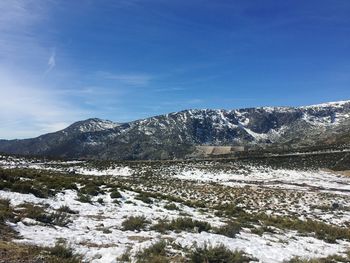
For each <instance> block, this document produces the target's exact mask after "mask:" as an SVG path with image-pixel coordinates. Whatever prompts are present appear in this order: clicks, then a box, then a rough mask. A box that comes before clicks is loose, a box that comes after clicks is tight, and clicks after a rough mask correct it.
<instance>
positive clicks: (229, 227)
mask: <svg viewBox="0 0 350 263" xmlns="http://www.w3.org/2000/svg"><path fill="white" fill-rule="evenodd" d="M241 229H242V226H241V224H239V223H237V222H234V221H230V222H228V223H227V224H226V225H224V226H222V227H219V228H216V229H215V231H214V232H215V233H216V234H219V235H224V236H227V237H230V238H234V237H235V236H236V234H238V233H239V231H241Z"/></svg>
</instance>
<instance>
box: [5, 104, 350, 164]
mask: <svg viewBox="0 0 350 263" xmlns="http://www.w3.org/2000/svg"><path fill="white" fill-rule="evenodd" d="M349 143H350V101H345V102H334V103H327V104H320V105H314V106H307V107H299V108H292V107H262V108H249V109H239V110H185V111H181V112H176V113H170V114H166V115H161V116H156V117H152V118H148V119H143V120H138V121H133V122H129V123H123V124H119V123H114V122H111V121H105V120H100V119H88V120H85V121H80V122H76V123H74V124H72V125H71V126H69V127H68V128H66V129H64V130H61V131H58V132H55V133H50V134H45V135H42V136H39V137H37V138H33V139H25V140H9V141H6V140H2V141H0V152H4V153H11V154H28V155H47V156H56V157H65V158H96V159H169V158H170V159H171V158H183V157H186V156H188V155H190V154H193V153H194V152H195V146H199V145H216V146H245V148H246V149H253V150H256V149H266V148H267V149H269V148H274V149H276V148H284V149H286V148H289V149H291V148H294V149H295V148H300V147H312V146H342V145H348V144H349Z"/></svg>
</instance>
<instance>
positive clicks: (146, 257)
mask: <svg viewBox="0 0 350 263" xmlns="http://www.w3.org/2000/svg"><path fill="white" fill-rule="evenodd" d="M165 247H166V243H165V241H163V240H161V241H159V242H157V243H155V244H153V245H152V246H150V247H148V248H146V249H144V250H143V251H142V252H139V253H137V254H136V262H137V263H149V262H152V263H168V262H170V261H169V259H167V256H166V250H165Z"/></svg>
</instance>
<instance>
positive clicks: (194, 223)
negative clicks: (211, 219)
mask: <svg viewBox="0 0 350 263" xmlns="http://www.w3.org/2000/svg"><path fill="white" fill-rule="evenodd" d="M152 229H154V230H157V231H159V232H166V231H167V230H172V231H188V232H199V233H200V232H202V231H209V230H210V229H211V225H210V224H209V223H207V222H203V221H198V220H192V218H189V217H179V218H176V219H173V220H171V221H170V222H167V221H165V220H160V221H159V222H158V223H157V224H156V225H154V226H153V227H152Z"/></svg>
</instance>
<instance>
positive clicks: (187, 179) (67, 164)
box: [0, 156, 350, 263]
mask: <svg viewBox="0 0 350 263" xmlns="http://www.w3.org/2000/svg"><path fill="white" fill-rule="evenodd" d="M0 167H2V168H4V169H14V168H30V169H38V170H47V171H55V172H60V173H67V174H68V175H67V176H78V175H79V176H81V175H82V176H86V179H87V180H93V179H94V178H95V177H94V176H106V178H109V179H108V180H109V181H112V182H113V180H118V182H121V183H122V184H123V185H124V184H125V185H126V186H128V188H127V189H128V190H126V189H124V188H123V189H119V192H120V193H121V196H122V197H121V198H119V199H118V201H119V202H118V203H116V202H114V199H112V198H111V196H110V193H111V189H110V188H109V186H107V185H106V186H102V187H101V188H102V189H103V190H104V193H103V194H99V195H97V196H93V197H92V202H91V203H83V202H81V201H79V198H78V190H63V191H62V192H59V193H57V194H56V195H55V196H53V197H49V198H38V197H35V196H34V195H32V194H23V193H17V192H11V191H7V190H5V189H4V190H0V199H9V200H10V203H11V206H12V207H13V208H14V209H18V206H20V205H22V204H24V203H31V204H35V205H40V206H42V207H44V208H45V211H46V212H47V213H53V212H55V211H57V209H59V208H60V207H62V206H68V207H69V208H70V209H71V210H73V211H76V213H75V214H70V215H69V217H70V223H69V224H68V225H67V226H66V227H60V226H56V225H55V226H52V225H45V224H42V223H40V222H37V221H35V220H33V219H29V218H23V219H22V220H20V221H19V222H17V223H14V222H8V224H9V225H11V227H12V228H13V229H14V230H16V231H18V233H19V235H20V237H21V238H20V239H16V240H15V242H19V243H29V244H35V245H39V246H54V245H55V243H56V242H57V241H58V240H62V239H63V240H65V241H66V242H67V244H68V245H69V246H71V247H72V248H73V249H74V251H75V252H77V253H79V254H81V255H83V257H84V260H85V261H86V262H94V263H98V262H101V263H102V262H103V263H113V262H118V261H117V258H118V257H120V256H121V255H122V254H123V253H124V252H125V251H129V250H130V254H131V255H134V254H135V253H136V252H138V251H140V250H142V249H144V248H146V247H148V246H150V245H151V244H153V243H155V242H157V241H158V240H168V242H169V244H170V245H171V246H172V248H173V249H174V248H176V249H177V250H179V249H191V248H193V246H194V245H199V246H203V245H204V244H209V245H218V244H224V245H225V246H226V247H227V248H229V249H232V250H236V249H238V250H243V251H244V252H246V253H248V254H249V255H251V256H252V257H254V258H256V259H257V260H258V261H259V262H262V263H274V262H276V263H277V262H283V261H284V260H288V259H291V258H292V257H295V256H300V257H306V258H312V257H325V256H328V255H334V254H340V255H342V254H343V253H345V252H346V251H347V249H349V247H350V242H348V241H345V240H337V241H336V242H335V243H327V242H325V241H323V240H320V239H317V238H316V237H313V236H303V235H301V234H300V233H298V232H297V231H292V230H288V229H279V230H278V231H275V232H274V233H270V232H265V233H263V234H262V235H258V234H254V233H253V232H252V231H251V230H250V229H248V228H243V229H242V230H241V231H240V233H239V234H237V235H236V237H234V238H229V237H226V236H223V235H219V234H215V233H214V232H212V231H209V232H205V231H203V232H200V233H196V232H186V231H180V232H175V231H168V232H165V233H160V232H157V231H155V230H151V226H152V225H155V224H156V223H157V222H159V220H162V219H167V220H171V219H175V218H179V217H184V216H185V217H189V218H192V219H193V220H199V221H204V222H208V223H209V224H210V225H211V226H212V227H213V228H215V227H220V226H223V225H225V222H226V221H227V218H226V217H222V216H220V215H218V214H216V213H214V212H213V210H211V209H202V208H200V207H195V206H190V205H189V204H187V203H186V202H180V201H179V202H177V201H172V202H170V201H168V200H166V199H162V198H153V199H152V201H153V202H152V203H147V202H143V201H142V200H140V199H139V198H137V196H138V192H139V190H140V189H141V190H142V191H145V192H151V193H158V194H163V195H172V196H174V197H177V198H178V197H180V198H183V199H184V200H185V201H202V202H205V203H208V204H209V203H213V204H216V205H217V204H223V203H229V202H234V203H235V204H237V205H238V206H241V207H243V208H244V209H246V210H247V211H248V212H254V211H259V212H260V210H259V209H260V208H263V209H264V210H263V211H264V212H265V213H266V214H276V215H294V216H297V217H298V218H300V219H305V218H316V219H317V220H320V221H323V222H326V223H330V224H333V225H339V226H344V225H347V224H349V223H350V209H349V202H350V200H349V198H350V196H349V192H350V177H348V176H344V175H341V174H338V173H335V172H332V171H326V170H307V169H305V170H300V169H299V170H293V169H282V168H271V167H267V166H263V165H261V166H258V165H255V166H254V165H239V166H238V167H235V168H234V169H233V168H232V169H231V168H227V167H226V166H225V169H223V168H215V167H217V163H215V164H214V163H210V162H209V163H206V164H204V165H203V164H200V165H197V164H195V163H189V164H184V163H182V164H171V163H170V164H150V163H135V164H132V163H125V164H123V163H115V164H108V165H106V166H105V167H102V168H101V166H100V167H94V166H93V164H91V163H89V162H87V161H62V162H60V161H50V162H44V161H43V160H35V159H32V160H29V159H25V158H17V157H16V158H15V157H7V156H2V157H0ZM150 171H151V172H152V173H151V175H150ZM145 176H146V177H145ZM84 178H85V177H84ZM99 178H101V177H99ZM142 178H143V179H142ZM131 188H132V189H135V190H132V189H131ZM136 189H137V191H136ZM174 200H176V199H174ZM238 200H239V201H238ZM169 203H172V204H175V205H176V206H177V207H178V209H176V210H169V209H166V208H165V207H164V206H166V205H167V204H169ZM332 203H337V204H338V205H340V207H341V208H344V210H332V209H329V210H326V211H325V210H323V209H324V208H322V207H325V206H327V205H329V206H331V205H332ZM313 206H315V207H313ZM129 216H144V217H145V218H146V219H147V220H148V221H149V223H148V226H147V227H146V229H144V230H141V231H125V230H123V229H122V222H123V221H124V220H125V219H126V218H127V217H129ZM176 249H175V250H176ZM178 252H179V253H181V251H178Z"/></svg>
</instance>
